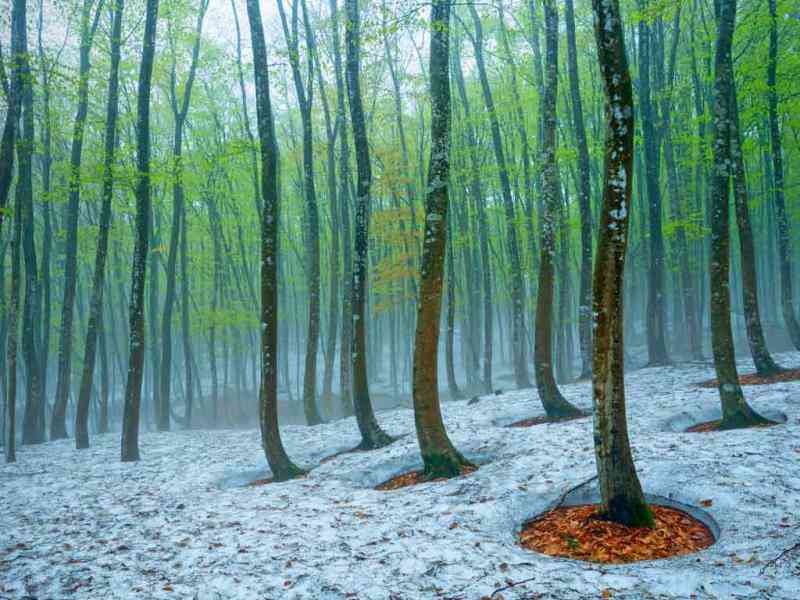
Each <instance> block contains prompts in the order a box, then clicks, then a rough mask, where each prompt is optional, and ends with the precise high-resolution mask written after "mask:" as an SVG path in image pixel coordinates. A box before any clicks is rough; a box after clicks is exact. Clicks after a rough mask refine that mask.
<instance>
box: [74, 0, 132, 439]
mask: <svg viewBox="0 0 800 600" xmlns="http://www.w3.org/2000/svg"><path fill="white" fill-rule="evenodd" d="M123 10H124V0H115V1H114V15H113V17H112V24H111V40H110V41H111V71H110V74H109V78H108V100H107V103H106V131H105V147H104V154H105V156H104V160H103V202H102V207H101V208H100V223H99V227H98V231H99V233H98V238H97V251H96V253H95V262H94V278H93V280H92V297H91V300H90V303H89V323H88V325H87V327H86V343H85V349H84V355H83V373H82V375H81V384H80V391H79V393H78V403H77V408H76V411H75V447H76V448H77V449H78V450H81V449H83V448H88V447H89V403H90V399H91V393H92V381H93V379H94V367H95V358H96V356H97V336H98V333H99V330H100V329H101V328H102V323H103V290H104V288H105V269H106V257H107V256H108V236H109V234H110V232H111V200H112V199H113V197H114V158H115V157H114V151H115V150H116V147H117V115H118V113H119V63H120V58H121V52H120V46H121V45H122V11H123ZM101 335H102V334H101Z"/></svg>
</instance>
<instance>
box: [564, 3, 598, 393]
mask: <svg viewBox="0 0 800 600" xmlns="http://www.w3.org/2000/svg"><path fill="white" fill-rule="evenodd" d="M564 18H565V20H566V22H567V71H568V73H569V89H570V95H571V97H572V119H573V121H574V127H575V145H576V146H577V149H578V177H577V188H578V189H577V191H578V207H579V209H580V214H581V267H580V289H579V290H578V337H579V340H580V346H581V379H588V378H590V377H591V376H592V373H591V369H592V209H591V199H592V188H591V181H590V176H591V169H590V168H589V148H588V145H587V143H586V130H585V129H584V126H583V103H582V101H581V92H580V81H579V79H578V52H577V49H576V47H575V11H574V8H573V0H566V4H565V15H564Z"/></svg>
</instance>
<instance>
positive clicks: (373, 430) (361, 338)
mask: <svg viewBox="0 0 800 600" xmlns="http://www.w3.org/2000/svg"><path fill="white" fill-rule="evenodd" d="M346 7H347V25H346V26H345V45H346V47H347V53H346V57H347V58H346V72H347V96H348V100H349V102H350V119H351V121H352V123H353V144H354V146H355V152H356V167H357V170H358V180H357V183H356V217H355V257H354V261H353V262H354V268H353V283H352V289H351V292H352V311H353V316H352V318H353V340H352V344H351V350H350V356H351V360H352V369H353V371H352V376H353V404H354V406H355V411H356V419H357V421H358V428H359V430H360V431H361V438H362V439H361V444H360V447H361V448H362V449H364V450H372V449H375V448H380V447H382V446H385V445H387V444H389V443H391V442H392V438H391V437H390V436H389V435H388V434H386V433H385V432H384V431H383V430H382V429H381V428H380V426H379V425H378V421H377V420H376V419H375V413H374V411H373V409H372V404H371V402H370V398H369V385H368V383H367V356H366V352H367V346H366V311H365V310H364V308H365V305H366V295H367V264H368V257H367V252H368V247H369V246H368V242H369V202H370V185H371V183H372V169H371V166H370V158H369V145H368V141H367V126H366V122H365V119H364V108H363V106H362V103H361V89H360V83H359V76H360V75H359V71H360V66H359V64H360V52H361V48H360V28H361V25H360V15H359V7H358V0H346Z"/></svg>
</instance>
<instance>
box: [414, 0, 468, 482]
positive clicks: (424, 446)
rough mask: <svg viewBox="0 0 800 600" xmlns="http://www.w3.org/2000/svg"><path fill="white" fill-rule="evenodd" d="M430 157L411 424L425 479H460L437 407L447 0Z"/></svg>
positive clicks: (434, 26) (442, 2)
mask: <svg viewBox="0 0 800 600" xmlns="http://www.w3.org/2000/svg"><path fill="white" fill-rule="evenodd" d="M429 72H430V78H431V82H430V89H431V92H430V95H431V156H430V162H429V163H428V188H427V191H426V201H425V238H424V241H423V244H422V266H421V270H420V290H419V291H420V302H419V304H418V308H417V330H416V334H415V336H414V340H415V341H414V384H413V385H414V387H413V390H414V423H415V424H416V429H417V440H418V441H419V448H420V453H421V454H422V461H423V463H424V467H425V476H426V477H427V478H436V477H454V476H456V475H460V474H461V473H462V471H463V469H464V467H467V466H471V465H470V463H469V462H468V461H467V460H466V459H465V458H464V457H463V456H461V454H460V453H459V452H458V450H456V449H455V447H454V446H453V444H452V442H451V441H450V438H449V437H448V436H447V432H446V431H445V428H444V423H443V422H442V413H441V409H440V406H439V381H438V380H439V378H438V365H439V361H438V356H439V351H438V348H439V330H440V319H441V311H442V285H443V281H444V261H445V252H446V246H447V220H448V214H447V213H448V198H449V194H448V191H449V190H448V188H449V178H450V119H451V112H452V108H451V105H450V0H434V2H433V4H432V6H431V57H430V71H429Z"/></svg>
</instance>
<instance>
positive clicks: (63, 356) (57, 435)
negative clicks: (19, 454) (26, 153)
mask: <svg viewBox="0 0 800 600" xmlns="http://www.w3.org/2000/svg"><path fill="white" fill-rule="evenodd" d="M93 6H95V0H84V2H83V8H82V10H81V48H80V67H79V71H78V107H77V109H76V113H75V123H74V125H73V129H72V150H71V152H70V159H69V204H68V209H67V222H66V234H67V243H66V247H65V249H64V254H65V256H64V298H63V300H62V303H61V330H60V332H59V342H58V378H57V379H56V397H55V402H54V404H53V418H52V420H51V421H50V439H53V440H58V439H61V438H65V437H67V426H66V412H67V401H68V400H69V388H70V383H71V378H72V330H73V326H72V322H73V319H74V315H75V286H76V285H77V281H78V274H77V272H78V216H79V212H80V200H81V189H82V186H81V161H82V158H83V140H84V134H85V131H86V116H87V114H88V112H89V70H90V69H91V52H92V42H93V41H94V34H95V32H96V31H97V25H98V23H99V20H100V13H101V12H102V8H103V0H98V2H97V6H96V8H95V14H94V17H93V16H92V7H93Z"/></svg>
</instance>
